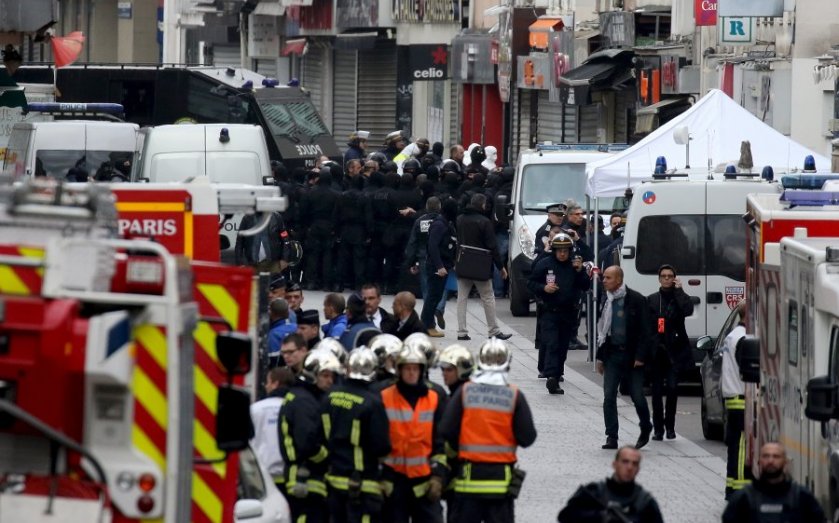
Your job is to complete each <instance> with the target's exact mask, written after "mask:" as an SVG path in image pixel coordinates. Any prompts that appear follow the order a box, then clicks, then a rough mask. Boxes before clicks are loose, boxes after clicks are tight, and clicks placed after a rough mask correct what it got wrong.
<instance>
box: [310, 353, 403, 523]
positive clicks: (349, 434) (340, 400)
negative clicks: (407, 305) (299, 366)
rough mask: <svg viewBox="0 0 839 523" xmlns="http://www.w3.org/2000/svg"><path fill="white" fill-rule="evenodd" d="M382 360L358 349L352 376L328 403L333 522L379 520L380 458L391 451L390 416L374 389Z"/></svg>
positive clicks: (328, 478) (325, 420)
mask: <svg viewBox="0 0 839 523" xmlns="http://www.w3.org/2000/svg"><path fill="white" fill-rule="evenodd" d="M377 367H378V360H377V358H376V355H375V354H374V353H373V351H372V350H371V349H368V348H367V347H359V348H358V349H355V350H353V351H352V352H351V353H350V356H349V364H348V371H349V372H348V378H349V379H348V380H347V381H346V382H344V384H343V385H339V386H337V387H335V388H334V389H332V390H331V391H330V392H329V394H328V395H327V397H326V400H325V401H324V405H323V408H324V412H323V428H324V432H325V435H326V448H327V450H328V451H329V473H328V474H327V475H326V481H327V483H328V485H329V512H330V514H331V516H332V522H333V523H362V522H364V523H368V522H371V523H372V522H376V521H379V520H380V516H381V508H382V501H383V498H382V490H381V486H380V484H379V481H378V480H379V461H380V459H383V458H384V457H385V456H387V455H388V454H389V453H390V450H391V447H390V438H389V436H388V419H387V414H386V413H385V408H384V405H383V404H382V399H381V396H380V395H379V394H377V393H375V392H373V391H371V390H370V384H371V382H372V381H373V380H374V379H375V378H376V369H377Z"/></svg>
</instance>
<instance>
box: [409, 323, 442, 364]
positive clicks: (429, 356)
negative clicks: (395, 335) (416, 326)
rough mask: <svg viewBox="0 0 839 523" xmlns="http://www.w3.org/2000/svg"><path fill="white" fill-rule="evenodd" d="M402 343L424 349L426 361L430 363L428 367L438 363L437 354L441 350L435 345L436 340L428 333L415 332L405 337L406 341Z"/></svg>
mask: <svg viewBox="0 0 839 523" xmlns="http://www.w3.org/2000/svg"><path fill="white" fill-rule="evenodd" d="M402 344H403V345H405V346H406V347H416V348H417V349H419V350H420V351H422V353H423V354H424V355H425V361H426V362H427V363H428V368H431V367H433V366H435V365H437V356H438V355H439V353H440V351H439V350H438V349H437V347H436V346H435V345H434V342H433V341H431V337H429V336H428V334H425V333H422V332H415V333H413V334H411V335H409V336H408V337H407V338H405V341H403V342H402Z"/></svg>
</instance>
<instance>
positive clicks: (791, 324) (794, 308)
mask: <svg viewBox="0 0 839 523" xmlns="http://www.w3.org/2000/svg"><path fill="white" fill-rule="evenodd" d="M787 307H788V309H787V320H788V323H787V335H788V337H787V350H788V351H789V353H788V354H787V359H788V360H789V364H790V365H792V366H793V367H797V366H798V303H797V302H796V301H795V300H790V301H789V305H787Z"/></svg>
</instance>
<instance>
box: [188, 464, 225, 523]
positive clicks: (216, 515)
mask: <svg viewBox="0 0 839 523" xmlns="http://www.w3.org/2000/svg"><path fill="white" fill-rule="evenodd" d="M192 501H193V502H194V503H195V504H196V505H198V506H199V508H200V509H201V511H202V512H204V514H206V515H207V517H209V518H210V521H213V522H214V523H220V522H221V512H222V510H221V509H222V506H221V500H220V499H219V498H218V496H216V495H215V493H214V492H213V491H212V489H211V488H210V487H208V486H207V484H206V483H205V482H204V480H203V479H202V478H201V476H200V475H199V474H197V473H195V472H193V473H192Z"/></svg>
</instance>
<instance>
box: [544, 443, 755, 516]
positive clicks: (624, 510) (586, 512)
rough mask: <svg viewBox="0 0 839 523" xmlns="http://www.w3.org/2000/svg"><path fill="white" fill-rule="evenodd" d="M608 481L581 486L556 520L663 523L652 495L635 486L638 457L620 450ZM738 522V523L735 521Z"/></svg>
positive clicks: (634, 451)
mask: <svg viewBox="0 0 839 523" xmlns="http://www.w3.org/2000/svg"><path fill="white" fill-rule="evenodd" d="M612 467H613V468H614V469H615V473H614V474H612V477H611V478H608V479H606V480H604V481H599V482H596V483H589V484H588V485H581V486H580V488H578V489H577V492H575V493H574V495H573V496H571V499H569V500H568V503H567V504H566V505H565V508H563V509H562V511H561V512H560V513H559V516H557V518H556V519H557V521H559V522H560V523H603V522H604V521H615V522H638V523H642V522H643V523H661V522H663V521H664V519H663V518H662V516H661V511H660V510H659V508H658V503H657V502H656V500H655V498H653V496H652V494H650V493H649V492H647V491H646V490H644V488H643V487H641V485H639V484H637V483H635V477H636V476H637V475H638V472H639V471H640V470H641V453H640V452H638V450H637V449H634V448H632V447H621V449H620V450H618V452H617V454H616V455H615V461H614V462H613V463H612ZM738 521H741V520H738Z"/></svg>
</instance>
